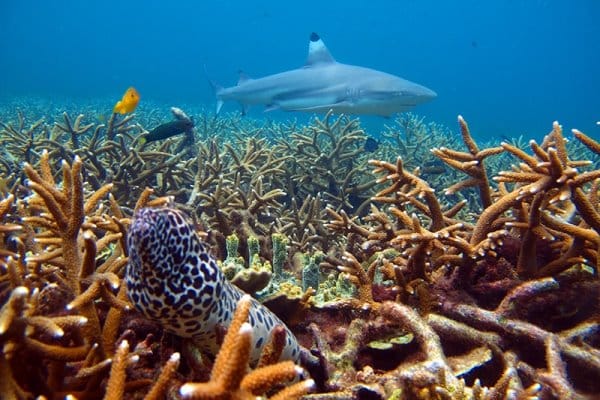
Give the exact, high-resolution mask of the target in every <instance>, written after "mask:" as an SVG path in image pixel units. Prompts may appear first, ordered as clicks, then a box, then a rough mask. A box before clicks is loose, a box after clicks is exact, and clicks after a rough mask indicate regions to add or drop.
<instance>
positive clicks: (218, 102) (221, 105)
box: [215, 99, 225, 115]
mask: <svg viewBox="0 0 600 400" xmlns="http://www.w3.org/2000/svg"><path fill="white" fill-rule="evenodd" d="M223 103H225V102H224V101H223V100H221V99H217V109H216V111H215V114H217V115H219V112H221V108H222V107H223Z"/></svg>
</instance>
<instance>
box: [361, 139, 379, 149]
mask: <svg viewBox="0 0 600 400" xmlns="http://www.w3.org/2000/svg"><path fill="white" fill-rule="evenodd" d="M363 148H364V149H365V151H366V152H369V153H374V152H375V151H377V149H378V148H379V140H375V139H373V138H372V137H370V136H369V137H368V138H367V140H365V144H364V146H363Z"/></svg>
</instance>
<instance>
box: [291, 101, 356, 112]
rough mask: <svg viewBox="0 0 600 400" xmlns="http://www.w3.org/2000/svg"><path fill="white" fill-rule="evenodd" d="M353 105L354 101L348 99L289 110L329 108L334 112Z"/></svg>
mask: <svg viewBox="0 0 600 400" xmlns="http://www.w3.org/2000/svg"><path fill="white" fill-rule="evenodd" d="M349 107H352V102H350V101H347V100H342V101H338V102H336V103H330V104H320V105H316V106H311V107H298V108H290V109H289V111H302V112H327V111H329V110H333V111H334V112H338V111H340V109H347V108H349Z"/></svg>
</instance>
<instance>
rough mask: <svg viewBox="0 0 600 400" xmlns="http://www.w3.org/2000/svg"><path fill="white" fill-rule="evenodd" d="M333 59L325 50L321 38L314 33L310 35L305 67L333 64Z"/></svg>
mask: <svg viewBox="0 0 600 400" xmlns="http://www.w3.org/2000/svg"><path fill="white" fill-rule="evenodd" d="M334 62H335V59H334V58H333V57H332V56H331V53H329V50H327V47H326V46H325V43H323V40H322V39H321V37H320V36H319V35H318V34H316V33H315V32H313V33H311V34H310V42H309V43H308V59H307V60H306V66H307V67H310V66H313V65H316V64H327V63H334Z"/></svg>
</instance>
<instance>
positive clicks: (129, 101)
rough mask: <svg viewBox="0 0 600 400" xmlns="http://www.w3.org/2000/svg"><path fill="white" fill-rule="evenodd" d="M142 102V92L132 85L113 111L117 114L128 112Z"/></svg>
mask: <svg viewBox="0 0 600 400" xmlns="http://www.w3.org/2000/svg"><path fill="white" fill-rule="evenodd" d="M139 102H140V94H139V93H138V91H137V90H135V88H134V87H130V88H129V89H127V91H125V94H124V95H123V98H122V99H121V100H119V101H117V104H115V108H114V109H113V113H115V114H117V113H118V114H127V113H130V112H133V110H135V108H136V107H137V105H138V103H139Z"/></svg>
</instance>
